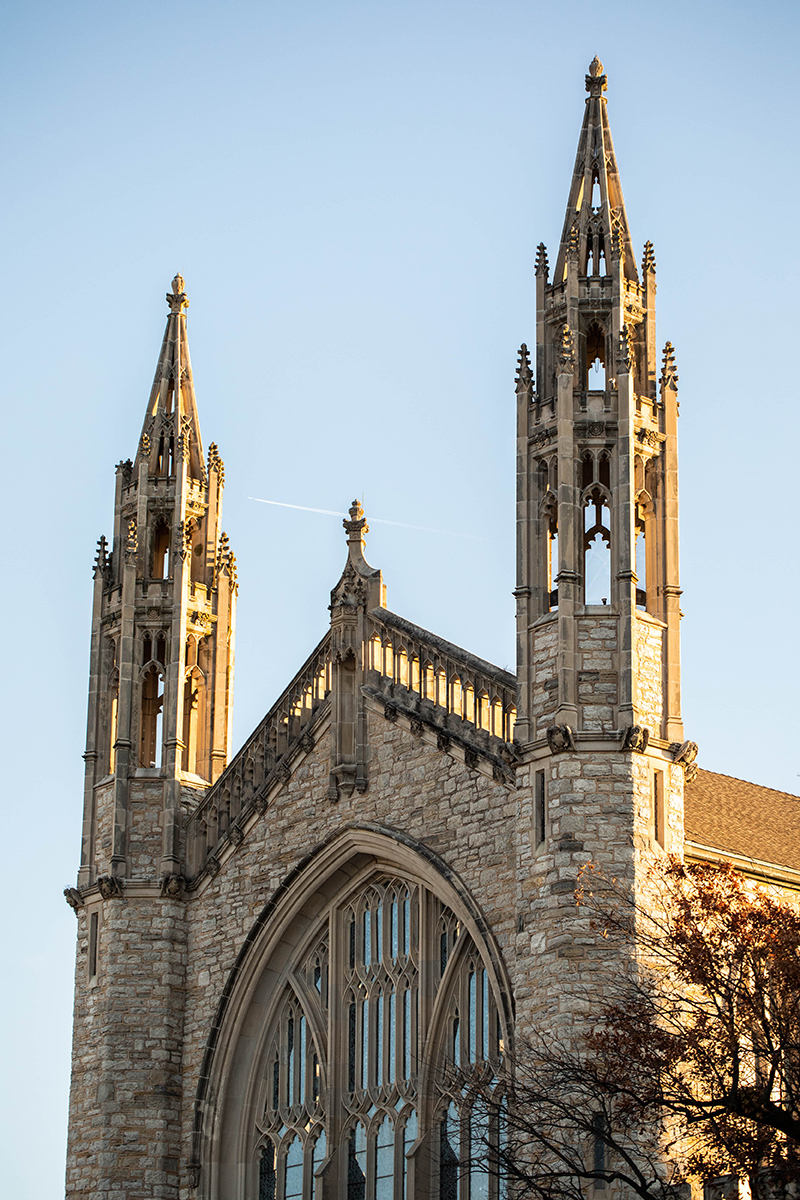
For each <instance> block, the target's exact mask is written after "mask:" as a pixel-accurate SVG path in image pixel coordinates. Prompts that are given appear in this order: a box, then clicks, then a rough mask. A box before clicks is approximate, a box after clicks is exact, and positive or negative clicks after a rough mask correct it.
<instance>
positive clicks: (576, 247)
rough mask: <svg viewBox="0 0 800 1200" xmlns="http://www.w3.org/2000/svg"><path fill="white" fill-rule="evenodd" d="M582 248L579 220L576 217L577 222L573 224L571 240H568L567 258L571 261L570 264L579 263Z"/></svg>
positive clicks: (570, 233) (570, 234)
mask: <svg viewBox="0 0 800 1200" xmlns="http://www.w3.org/2000/svg"><path fill="white" fill-rule="evenodd" d="M580 248H581V239H580V227H579V225H578V218H577V217H576V218H575V220H574V221H573V222H572V225H571V226H570V230H569V238H568V240H567V258H568V259H569V261H570V262H572V263H576V262H577V261H578V254H579V253H580Z"/></svg>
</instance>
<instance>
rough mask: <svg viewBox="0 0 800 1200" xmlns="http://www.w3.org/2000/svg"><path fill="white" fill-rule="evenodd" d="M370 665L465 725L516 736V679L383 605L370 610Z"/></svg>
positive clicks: (504, 738)
mask: <svg viewBox="0 0 800 1200" xmlns="http://www.w3.org/2000/svg"><path fill="white" fill-rule="evenodd" d="M370 629H371V632H370V638H369V660H368V669H369V670H371V671H375V672H377V674H378V675H379V676H381V678H382V679H384V680H386V681H387V682H388V683H390V684H391V685H392V687H396V688H398V689H405V690H406V691H407V692H409V693H411V694H412V695H414V696H416V697H419V699H420V700H427V701H430V703H431V704H433V705H434V706H436V707H438V708H439V709H441V710H443V715H445V714H446V715H452V716H454V717H457V718H458V719H459V720H461V721H463V722H464V723H465V724H467V725H473V726H475V728H476V729H479V730H483V731H484V732H486V733H488V734H490V735H492V736H493V737H497V738H500V739H501V740H502V741H504V742H510V741H512V739H513V737H514V722H515V721H516V717H517V681H516V678H515V676H514V675H512V674H511V673H510V672H509V671H503V670H501V668H499V667H495V666H492V664H491V663H488V662H486V661H485V660H484V659H482V658H477V657H476V656H475V655H472V654H468V653H467V652H466V651H465V650H461V649H460V648H459V647H458V646H454V645H452V644H451V643H450V642H446V641H444V640H443V639H442V638H439V637H436V635H435V634H432V633H428V632H427V630H425V629H420V628H419V626H417V625H412V624H411V622H410V621H405V620H403V618H402V617H398V616H396V615H395V614H394V613H391V612H389V611H388V610H387V609H375V610H373V612H371V613H370Z"/></svg>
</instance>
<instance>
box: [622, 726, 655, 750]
mask: <svg viewBox="0 0 800 1200" xmlns="http://www.w3.org/2000/svg"><path fill="white" fill-rule="evenodd" d="M649 741H650V730H649V729H645V728H644V726H642V725H629V726H628V728H627V729H625V730H624V732H623V734H622V746H621V749H622V750H636V751H637V752H638V753H639V754H643V753H644V751H645V750H646V749H647V743H648V742H649Z"/></svg>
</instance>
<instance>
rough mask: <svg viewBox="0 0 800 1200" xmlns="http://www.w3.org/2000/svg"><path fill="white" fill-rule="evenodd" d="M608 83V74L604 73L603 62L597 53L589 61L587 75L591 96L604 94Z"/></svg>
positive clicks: (588, 90)
mask: <svg viewBox="0 0 800 1200" xmlns="http://www.w3.org/2000/svg"><path fill="white" fill-rule="evenodd" d="M607 85H608V76H607V75H604V74H603V64H602V63H601V62H600V59H599V58H598V57H597V55H596V54H595V56H594V58H593V59H592V61H591V62H590V63H589V74H588V75H587V76H586V90H587V92H588V93H589V95H590V96H602V94H603V92H604V91H605V90H606V87H607Z"/></svg>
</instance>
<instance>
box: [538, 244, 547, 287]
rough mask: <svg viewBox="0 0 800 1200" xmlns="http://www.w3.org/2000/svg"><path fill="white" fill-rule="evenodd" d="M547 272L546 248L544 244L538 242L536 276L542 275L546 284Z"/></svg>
mask: <svg viewBox="0 0 800 1200" xmlns="http://www.w3.org/2000/svg"><path fill="white" fill-rule="evenodd" d="M548 270H549V265H548V262H547V247H546V246H545V244H544V242H539V245H538V246H537V247H536V274H537V275H544V281H545V283H547V273H548Z"/></svg>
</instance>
